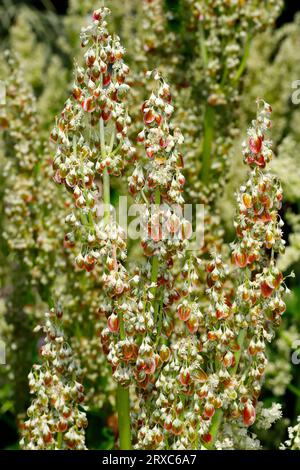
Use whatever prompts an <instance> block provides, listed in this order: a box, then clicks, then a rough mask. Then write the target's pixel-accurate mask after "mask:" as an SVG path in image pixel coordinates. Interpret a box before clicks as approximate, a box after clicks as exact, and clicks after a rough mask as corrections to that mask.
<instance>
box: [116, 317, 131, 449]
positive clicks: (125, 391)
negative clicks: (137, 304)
mask: <svg viewBox="0 0 300 470" xmlns="http://www.w3.org/2000/svg"><path fill="white" fill-rule="evenodd" d="M119 323H120V338H121V340H124V339H125V338H126V334H125V328H124V320H123V314H122V312H120V313H119ZM117 412H118V425H119V443H120V450H130V449H131V429H130V396H129V387H128V388H125V387H123V386H122V385H121V384H118V388H117Z"/></svg>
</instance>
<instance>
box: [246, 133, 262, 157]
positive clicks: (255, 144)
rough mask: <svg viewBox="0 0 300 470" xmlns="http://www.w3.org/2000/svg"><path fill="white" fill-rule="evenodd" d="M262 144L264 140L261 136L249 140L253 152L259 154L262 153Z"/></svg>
mask: <svg viewBox="0 0 300 470" xmlns="http://www.w3.org/2000/svg"><path fill="white" fill-rule="evenodd" d="M262 142H263V140H262V138H261V137H259V136H257V137H255V138H251V139H250V140H249V147H250V149H251V152H253V153H259V152H260V151H261V147H262Z"/></svg>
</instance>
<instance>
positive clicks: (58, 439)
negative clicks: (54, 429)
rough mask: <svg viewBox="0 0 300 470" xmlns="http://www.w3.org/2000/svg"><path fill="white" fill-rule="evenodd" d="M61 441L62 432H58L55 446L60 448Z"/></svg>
mask: <svg viewBox="0 0 300 470" xmlns="http://www.w3.org/2000/svg"><path fill="white" fill-rule="evenodd" d="M62 441H63V433H62V432H59V433H58V434H57V448H58V449H61V448H62Z"/></svg>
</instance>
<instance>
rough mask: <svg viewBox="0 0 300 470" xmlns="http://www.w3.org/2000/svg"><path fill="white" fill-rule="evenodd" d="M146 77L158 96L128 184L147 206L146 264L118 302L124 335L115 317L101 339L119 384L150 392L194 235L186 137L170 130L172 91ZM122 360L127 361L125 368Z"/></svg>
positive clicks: (148, 107) (149, 104)
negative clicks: (128, 382)
mask: <svg viewBox="0 0 300 470" xmlns="http://www.w3.org/2000/svg"><path fill="white" fill-rule="evenodd" d="M148 75H149V77H151V76H153V79H154V83H155V90H154V91H153V92H152V94H151V97H150V99H149V100H147V101H146V102H145V103H144V104H143V107H142V115H143V119H144V123H145V126H144V129H143V130H142V131H141V132H140V134H139V136H138V140H139V141H140V142H142V143H143V144H144V148H145V154H146V155H145V157H144V158H143V159H142V160H141V161H138V162H136V165H135V168H134V170H133V173H132V176H131V177H130V178H129V189H130V192H131V194H132V195H133V196H134V197H135V198H136V201H138V202H140V203H142V204H143V215H142V216H141V226H142V227H144V231H143V233H142V241H141V244H142V248H143V251H144V254H145V257H146V262H145V263H144V265H143V266H141V267H135V268H134V274H135V275H134V278H133V282H134V284H135V285H134V284H133V285H132V289H131V295H130V298H127V299H124V302H123V303H122V304H120V302H119V306H118V310H119V313H121V315H122V321H123V327H122V330H123V331H122V330H121V325H120V324H119V320H118V317H117V315H116V314H115V313H114V314H113V315H112V316H111V317H110V318H109V319H108V328H107V329H105V330H103V332H102V335H101V336H102V342H103V345H104V350H106V351H107V353H108V360H109V362H110V363H111V364H112V366H113V369H114V370H115V372H114V376H115V378H117V375H119V374H117V373H118V370H121V368H122V370H123V371H124V370H126V371H127V377H131V378H132V379H135V380H136V382H137V385H138V387H139V388H141V389H146V388H147V386H148V384H149V382H151V381H152V380H154V377H155V376H156V375H157V371H158V369H159V367H160V366H161V364H162V362H164V360H167V359H168V348H167V347H162V341H161V340H162V338H168V337H169V336H170V335H171V333H172V330H173V323H174V318H173V317H174V309H173V308H172V306H173V304H174V303H176V302H178V300H179V298H180V297H181V295H182V294H181V293H180V292H179V290H177V289H176V277H177V276H176V274H178V269H175V270H174V265H175V264H176V261H178V260H180V257H182V256H183V253H184V249H185V247H186V244H187V240H186V238H188V233H189V232H190V230H191V227H190V225H189V222H188V221H186V220H185V219H184V217H183V215H182V211H180V210H179V209H180V208H181V209H182V204H183V197H182V189H183V185H184V177H183V175H182V173H181V170H182V156H181V154H180V153H179V151H178V148H177V146H178V144H180V143H181V142H182V135H181V133H180V131H179V130H178V129H174V130H172V129H171V126H170V124H169V119H170V116H171V114H172V112H173V107H172V105H171V104H170V103H171V94H170V88H169V86H168V85H167V83H166V82H165V81H164V80H163V79H162V77H161V76H160V75H159V73H158V72H153V73H149V74H148ZM174 205H175V209H174ZM176 209H177V213H176ZM112 340H113V341H112ZM161 347H162V350H161ZM159 351H162V355H161V356H160V355H159ZM120 360H123V361H124V360H125V365H124V364H123V365H121V364H120ZM131 368H132V370H131Z"/></svg>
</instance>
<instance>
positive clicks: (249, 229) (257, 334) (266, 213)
mask: <svg viewBox="0 0 300 470" xmlns="http://www.w3.org/2000/svg"><path fill="white" fill-rule="evenodd" d="M257 105H258V113H257V118H256V120H254V121H253V122H252V127H251V128H250V129H249V131H248V135H249V140H248V143H245V144H244V145H243V154H244V162H245V163H246V164H247V165H249V166H250V174H249V179H248V181H247V182H246V183H245V184H244V185H243V186H241V188H240V192H239V194H238V204H239V212H238V215H237V218H236V221H235V228H236V233H237V240H236V242H235V243H234V244H233V262H234V264H235V265H236V267H237V268H238V269H237V271H236V273H237V288H236V293H235V298H234V305H235V324H236V326H235V337H236V342H237V345H238V348H239V349H237V351H238V352H236V354H235V357H234V358H233V359H234V367H235V368H236V370H237V372H238V365H239V363H238V362H237V358H238V360H239V361H242V363H243V364H244V367H246V364H247V374H245V375H244V376H241V377H240V378H239V380H240V384H241V385H240V390H242V393H241V394H240V396H239V397H238V400H239V401H238V403H237V408H238V409H239V411H240V412H241V413H242V417H243V423H244V425H245V426H252V425H253V424H254V422H255V417H256V405H257V400H258V398H259V395H260V392H261V386H262V383H263V380H264V376H265V369H266V365H267V358H266V354H265V350H266V343H267V342H270V341H271V340H272V338H273V336H274V333H275V327H276V326H277V325H278V324H279V323H280V321H281V316H282V314H283V313H284V311H285V303H284V301H283V295H284V292H285V286H284V279H283V275H282V273H281V272H280V270H279V269H278V267H277V266H276V258H275V255H276V253H282V252H283V251H284V246H285V243H284V240H283V234H282V226H283V222H282V220H281V219H280V216H279V210H280V209H281V205H282V190H281V186H280V184H279V182H278V180H277V179H276V178H274V177H273V176H272V175H271V174H270V173H269V172H267V170H266V165H267V163H269V162H270V161H271V159H272V150H271V147H272V142H271V141H270V140H269V139H268V138H267V135H266V133H267V131H268V130H269V129H270V128H271V121H270V114H271V107H270V106H269V105H268V104H267V103H265V102H264V101H262V100H259V101H258V102H257ZM239 329H240V333H238V330H239ZM241 338H242V339H241ZM223 360H225V357H224V359H223ZM233 411H234V410H233Z"/></svg>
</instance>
